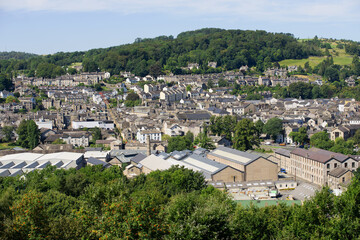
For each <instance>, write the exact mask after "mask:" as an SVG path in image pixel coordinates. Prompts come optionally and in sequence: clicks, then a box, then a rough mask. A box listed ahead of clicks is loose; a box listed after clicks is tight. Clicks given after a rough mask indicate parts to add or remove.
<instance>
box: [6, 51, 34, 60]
mask: <svg viewBox="0 0 360 240" xmlns="http://www.w3.org/2000/svg"><path fill="white" fill-rule="evenodd" d="M36 56H38V55H36V54H33V53H25V52H14V51H12V52H0V59H4V60H8V59H19V60H20V59H29V58H32V57H36Z"/></svg>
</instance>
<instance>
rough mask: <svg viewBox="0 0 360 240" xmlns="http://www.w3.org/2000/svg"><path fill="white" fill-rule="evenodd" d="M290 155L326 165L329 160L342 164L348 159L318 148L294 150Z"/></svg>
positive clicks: (339, 154)
mask: <svg viewBox="0 0 360 240" xmlns="http://www.w3.org/2000/svg"><path fill="white" fill-rule="evenodd" d="M291 154H295V155H298V156H302V157H305V158H309V159H312V160H314V161H317V162H320V163H326V162H327V161H329V160H330V159H336V160H338V161H339V162H343V161H345V160H346V159H348V158H349V157H348V156H346V155H344V154H341V153H335V152H330V151H327V150H323V149H319V148H310V149H308V150H306V149H303V148H296V149H294V150H292V151H291Z"/></svg>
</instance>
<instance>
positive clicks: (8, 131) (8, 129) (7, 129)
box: [1, 126, 14, 142]
mask: <svg viewBox="0 0 360 240" xmlns="http://www.w3.org/2000/svg"><path fill="white" fill-rule="evenodd" d="M13 131H14V127H13V126H4V127H3V128H2V129H1V132H2V134H3V135H4V137H3V140H4V141H5V142H9V141H11V138H12V135H13Z"/></svg>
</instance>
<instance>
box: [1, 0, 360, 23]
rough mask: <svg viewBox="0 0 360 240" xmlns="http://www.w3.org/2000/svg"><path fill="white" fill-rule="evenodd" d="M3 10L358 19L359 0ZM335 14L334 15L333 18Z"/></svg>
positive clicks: (230, 0) (121, 2)
mask: <svg viewBox="0 0 360 240" xmlns="http://www.w3.org/2000/svg"><path fill="white" fill-rule="evenodd" d="M0 9H2V10H5V11H14V10H25V11H58V12H89V11H90V12H96V11H113V12H114V11H115V12H119V13H122V14H133V13H153V12H155V13H168V14H173V15H200V16H206V17H209V16H211V15H213V16H214V17H222V16H228V17H235V18H241V17H247V18H250V19H253V20H264V19H268V20H272V21H277V20H279V21H281V20H287V21H294V22H304V21H305V22H308V21H321V22H324V21H329V20H336V21H342V22H344V21H358V20H359V14H358V12H359V11H360V2H359V1H358V0H298V1H295V0H292V1H291V0H150V1H149V0H2V1H0ZM334 18H336V19H334Z"/></svg>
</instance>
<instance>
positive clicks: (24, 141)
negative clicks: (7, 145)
mask: <svg viewBox="0 0 360 240" xmlns="http://www.w3.org/2000/svg"><path fill="white" fill-rule="evenodd" d="M27 122H28V121H27V120H25V119H23V120H22V121H21V122H20V124H19V126H18V128H17V129H16V133H17V135H18V139H17V144H19V145H20V146H21V147H24V148H26V147H28V138H27Z"/></svg>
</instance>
